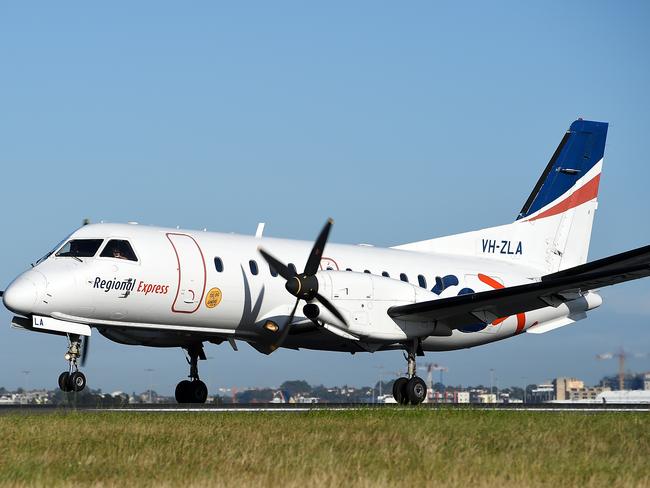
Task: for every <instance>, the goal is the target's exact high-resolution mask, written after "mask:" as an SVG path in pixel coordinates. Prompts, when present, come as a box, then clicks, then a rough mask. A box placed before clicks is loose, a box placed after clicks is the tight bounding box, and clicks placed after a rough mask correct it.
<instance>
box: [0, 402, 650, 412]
mask: <svg viewBox="0 0 650 488" xmlns="http://www.w3.org/2000/svg"><path fill="white" fill-rule="evenodd" d="M414 408H415V409H418V410H430V411H431V412H432V413H434V412H435V411H437V410H487V411H511V410H514V411H521V412H590V413H606V412H650V404H590V403H542V404H526V405H524V404H521V403H510V404H496V405H491V404H449V403H447V404H444V403H423V404H421V405H418V406H417V407H411V406H401V405H396V404H390V403H384V404H378V403H303V404H299V403H293V404H292V403H254V404H223V405H214V404H204V405H191V404H131V405H124V406H119V407H114V406H111V407H103V406H88V405H74V404H72V403H71V404H64V405H31V404H30V405H18V404H7V405H0V414H7V413H26V414H32V413H56V412H61V413H66V412H88V413H100V412H133V413H309V412H319V411H327V412H336V411H346V410H350V411H354V410H409V409H414Z"/></svg>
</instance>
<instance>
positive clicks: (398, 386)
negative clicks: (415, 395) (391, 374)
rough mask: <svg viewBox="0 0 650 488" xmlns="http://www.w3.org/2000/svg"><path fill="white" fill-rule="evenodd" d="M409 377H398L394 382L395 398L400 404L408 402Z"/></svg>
mask: <svg viewBox="0 0 650 488" xmlns="http://www.w3.org/2000/svg"><path fill="white" fill-rule="evenodd" d="M408 381H409V380H408V379H407V378H397V379H396V380H395V382H394V383H393V398H394V399H395V401H396V402H397V403H399V404H400V405H406V404H408V395H407V394H406V384H407V383H408Z"/></svg>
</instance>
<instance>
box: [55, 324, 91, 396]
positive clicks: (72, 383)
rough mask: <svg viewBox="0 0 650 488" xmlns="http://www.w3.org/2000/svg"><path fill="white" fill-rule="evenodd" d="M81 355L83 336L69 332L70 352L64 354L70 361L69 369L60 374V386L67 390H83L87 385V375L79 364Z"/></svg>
mask: <svg viewBox="0 0 650 488" xmlns="http://www.w3.org/2000/svg"><path fill="white" fill-rule="evenodd" d="M79 356H81V336H78V335H76V334H68V352H66V353H65V356H64V358H65V360H66V361H68V371H64V372H63V373H61V374H60V375H59V388H61V390H63V391H65V392H69V391H81V390H83V389H84V388H85V387H86V376H85V375H84V374H83V373H82V372H81V371H79V367H78V366H77V360H78V359H79Z"/></svg>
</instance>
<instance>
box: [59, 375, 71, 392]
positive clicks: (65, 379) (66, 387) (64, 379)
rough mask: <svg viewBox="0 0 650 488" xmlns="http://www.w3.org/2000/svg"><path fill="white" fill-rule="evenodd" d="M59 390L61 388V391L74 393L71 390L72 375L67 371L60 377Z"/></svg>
mask: <svg viewBox="0 0 650 488" xmlns="http://www.w3.org/2000/svg"><path fill="white" fill-rule="evenodd" d="M59 388H61V391H72V390H71V388H70V373H68V372H67V371H64V372H63V373H61V374H60V375H59Z"/></svg>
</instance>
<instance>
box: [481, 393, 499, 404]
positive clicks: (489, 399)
mask: <svg viewBox="0 0 650 488" xmlns="http://www.w3.org/2000/svg"><path fill="white" fill-rule="evenodd" d="M476 399H477V402H476V403H496V402H497V396H496V395H495V394H494V393H481V394H479V395H477V396H476Z"/></svg>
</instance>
